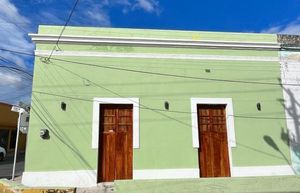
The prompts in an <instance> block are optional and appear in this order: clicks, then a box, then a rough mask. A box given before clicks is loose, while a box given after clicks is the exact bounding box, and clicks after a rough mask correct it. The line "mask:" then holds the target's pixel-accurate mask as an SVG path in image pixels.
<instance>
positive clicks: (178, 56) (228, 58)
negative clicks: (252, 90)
mask: <svg viewBox="0 0 300 193" xmlns="http://www.w3.org/2000/svg"><path fill="white" fill-rule="evenodd" d="M50 54H51V51H49V50H36V51H35V55H37V56H49V55H50ZM52 55H53V56H82V57H101V58H103V57H106V58H151V59H152V58H154V59H181V60H218V61H257V62H278V61H279V58H278V57H267V56H225V55H199V54H153V53H119V52H118V53H114V52H87V51H53V53H52Z"/></svg>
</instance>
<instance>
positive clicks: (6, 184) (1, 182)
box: [0, 179, 76, 193]
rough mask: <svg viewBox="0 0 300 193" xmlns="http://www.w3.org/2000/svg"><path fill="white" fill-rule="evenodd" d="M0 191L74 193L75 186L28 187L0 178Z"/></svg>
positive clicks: (6, 192) (8, 192)
mask: <svg viewBox="0 0 300 193" xmlns="http://www.w3.org/2000/svg"><path fill="white" fill-rule="evenodd" d="M0 193H76V188H42V187H41V188H30V187H26V186H24V185H22V184H20V183H18V182H15V181H11V180H7V179H0Z"/></svg>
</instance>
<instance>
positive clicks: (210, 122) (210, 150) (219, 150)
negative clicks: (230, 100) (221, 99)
mask: <svg viewBox="0 0 300 193" xmlns="http://www.w3.org/2000/svg"><path fill="white" fill-rule="evenodd" d="M198 126H199V142H200V148H199V154H198V155H199V167H200V175H201V177H226V176H230V166H229V157H228V142H227V129H226V113H225V105H198Z"/></svg>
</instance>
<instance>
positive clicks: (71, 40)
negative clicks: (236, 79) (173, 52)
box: [29, 34, 280, 50]
mask: <svg viewBox="0 0 300 193" xmlns="http://www.w3.org/2000/svg"><path fill="white" fill-rule="evenodd" d="M29 36H30V37H31V38H32V40H33V41H34V42H36V43H56V42H57V40H58V38H59V36H58V35H43V34H29ZM59 42H60V43H66V44H104V45H125V46H143V47H175V48H218V49H250V50H252V49H254V50H256V49H262V50H279V49H280V44H278V43H270V42H247V41H243V42H242V41H212V40H183V39H154V38H136V37H104V36H70V35H63V36H61V37H60V39H59Z"/></svg>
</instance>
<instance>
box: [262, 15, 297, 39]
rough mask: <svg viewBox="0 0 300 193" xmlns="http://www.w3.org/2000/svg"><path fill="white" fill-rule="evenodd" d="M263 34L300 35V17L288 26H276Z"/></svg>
mask: <svg viewBox="0 0 300 193" xmlns="http://www.w3.org/2000/svg"><path fill="white" fill-rule="evenodd" d="M261 32H262V33H277V34H293V35H300V17H298V18H297V19H296V20H295V21H292V22H290V23H288V24H286V25H275V26H271V27H269V28H267V29H264V30H262V31H261Z"/></svg>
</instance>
